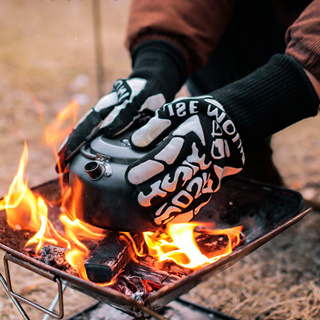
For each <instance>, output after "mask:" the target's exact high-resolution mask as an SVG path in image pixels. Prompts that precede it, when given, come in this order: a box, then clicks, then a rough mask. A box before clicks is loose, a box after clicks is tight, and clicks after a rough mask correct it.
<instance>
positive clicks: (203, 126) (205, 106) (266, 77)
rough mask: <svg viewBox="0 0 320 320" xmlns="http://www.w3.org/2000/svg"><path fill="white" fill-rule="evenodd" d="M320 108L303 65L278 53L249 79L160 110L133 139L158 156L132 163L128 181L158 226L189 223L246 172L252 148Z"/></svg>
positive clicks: (138, 148) (133, 135)
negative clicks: (230, 181)
mask: <svg viewBox="0 0 320 320" xmlns="http://www.w3.org/2000/svg"><path fill="white" fill-rule="evenodd" d="M318 108H319V97H318V95H317V93H316V91H315V88H314V85H313V84H312V82H311V81H310V80H309V77H308V76H307V75H306V72H305V71H304V69H303V68H302V66H301V65H300V64H299V63H298V62H297V61H296V60H295V59H294V58H292V57H290V56H288V55H284V54H282V55H275V56H274V57H272V59H271V60H270V61H269V62H268V63H267V64H266V65H264V66H262V67H261V68H259V69H257V70H256V71H255V72H253V73H251V74H250V75H248V76H246V77H244V78H243V79H241V80H238V81H236V82H233V83H231V84H229V85H227V86H225V87H223V88H221V89H218V90H216V91H214V92H212V93H210V94H208V95H205V96H200V97H190V98H178V99H176V100H174V101H173V102H172V103H168V104H165V105H164V106H163V107H161V108H160V109H159V110H157V112H156V115H155V116H154V117H153V118H151V119H150V120H149V122H148V123H147V124H146V125H145V126H143V127H141V128H140V129H139V130H137V131H135V132H133V133H132V135H131V137H130V141H131V146H132V147H133V148H134V149H137V150H150V149H151V151H150V152H149V153H147V154H146V155H145V156H144V157H142V158H141V159H139V160H137V161H135V162H134V163H132V164H130V165H129V167H128V169H127V171H126V179H127V181H128V183H129V184H131V185H133V186H135V187H136V199H137V202H138V203H139V204H140V205H141V206H143V207H146V208H148V210H149V212H150V214H151V216H152V219H153V221H154V223H155V224H156V225H165V224H166V223H168V222H186V221H189V220H191V219H192V218H193V217H194V216H195V215H196V214H197V213H198V212H199V210H200V209H201V207H202V206H203V205H205V204H206V203H207V202H208V201H209V199H210V196H211V195H212V194H213V193H215V192H217V191H218V190H219V188H220V184H221V182H222V179H223V178H224V177H226V176H230V175H234V174H236V173H238V172H240V171H241V169H242V166H243V161H244V154H245V152H246V150H247V149H248V148H250V147H251V146H253V145H256V144H257V143H259V141H262V140H263V139H264V138H266V137H268V136H270V135H272V134H274V133H276V132H278V131H280V130H282V129H284V128H285V127H287V126H289V125H291V124H293V123H296V122H298V121H300V120H302V119H304V118H307V117H311V116H315V115H316V114H317V113H318Z"/></svg>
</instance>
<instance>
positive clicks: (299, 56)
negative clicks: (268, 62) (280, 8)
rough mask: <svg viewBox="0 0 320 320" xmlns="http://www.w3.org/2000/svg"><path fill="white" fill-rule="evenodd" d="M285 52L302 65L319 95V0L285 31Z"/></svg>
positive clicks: (315, 0) (307, 8)
mask: <svg viewBox="0 0 320 320" xmlns="http://www.w3.org/2000/svg"><path fill="white" fill-rule="evenodd" d="M286 42H287V47H286V54H287V55H289V56H291V57H293V58H294V59H295V60H296V61H298V62H299V64H300V65H302V66H303V68H304V70H305V72H306V74H307V76H308V78H309V79H310V81H311V83H312V84H313V86H314V89H315V90H316V91H317V94H318V96H320V94H319V92H320V0H314V1H312V2H311V3H310V5H309V6H307V7H306V8H305V10H304V11H303V12H302V13H301V15H300V16H299V17H298V19H297V20H296V21H295V22H294V23H293V24H292V26H290V28H289V29H288V30H287V33H286Z"/></svg>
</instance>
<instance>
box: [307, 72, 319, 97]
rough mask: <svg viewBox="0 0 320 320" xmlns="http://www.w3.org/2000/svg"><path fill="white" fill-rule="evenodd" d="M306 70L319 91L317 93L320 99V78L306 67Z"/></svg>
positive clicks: (315, 88)
mask: <svg viewBox="0 0 320 320" xmlns="http://www.w3.org/2000/svg"><path fill="white" fill-rule="evenodd" d="M304 72H305V73H306V75H307V76H308V78H309V80H310V82H311V83H312V85H313V87H314V90H315V91H316V92H317V95H318V97H319V99H320V80H318V79H317V78H316V77H315V76H314V75H313V74H311V73H310V72H309V71H308V70H306V69H304Z"/></svg>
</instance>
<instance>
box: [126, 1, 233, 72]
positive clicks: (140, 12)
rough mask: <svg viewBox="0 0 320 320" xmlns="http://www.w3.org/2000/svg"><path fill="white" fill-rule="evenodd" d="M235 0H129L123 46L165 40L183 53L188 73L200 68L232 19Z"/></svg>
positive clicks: (131, 46)
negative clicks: (125, 35)
mask: <svg viewBox="0 0 320 320" xmlns="http://www.w3.org/2000/svg"><path fill="white" fill-rule="evenodd" d="M234 2H235V1H234V0H218V1H217V0H215V1H213V0H197V1H194V0H179V1H172V0H161V1H141V0H132V1H131V7H130V12H129V20H128V29H127V38H126V47H127V48H128V50H129V51H130V52H132V51H133V50H134V48H135V47H136V46H137V45H139V44H140V43H142V42H145V41H147V40H155V39H156V40H165V41H168V42H170V43H172V44H173V45H175V46H176V47H177V48H179V50H180V51H181V52H182V53H183V55H184V58H185V61H186V63H187V67H188V73H189V74H190V73H193V72H195V71H196V70H198V69H199V68H201V67H203V66H204V64H205V63H206V62H207V60H208V58H209V56H210V54H211V53H212V52H213V50H214V49H215V47H216V45H217V44H218V42H219V40H220V38H221V36H222V34H223V32H224V30H225V28H226V26H227V25H228V22H229V20H230V18H231V15H232V12H233V7H234Z"/></svg>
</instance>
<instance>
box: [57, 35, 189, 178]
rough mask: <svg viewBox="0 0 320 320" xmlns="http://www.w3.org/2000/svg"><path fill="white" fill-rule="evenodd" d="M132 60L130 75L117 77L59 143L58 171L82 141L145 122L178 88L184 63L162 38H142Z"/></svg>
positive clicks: (114, 133)
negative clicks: (124, 77)
mask: <svg viewBox="0 0 320 320" xmlns="http://www.w3.org/2000/svg"><path fill="white" fill-rule="evenodd" d="M132 60H133V71H132V73H131V75H130V76H129V78H128V79H120V80H117V81H116V82H115V83H114V85H113V88H112V91H111V93H109V94H107V95H106V96H104V97H103V98H101V99H100V100H99V101H98V103H97V104H96V105H95V106H94V107H93V108H92V109H91V110H90V111H89V112H88V113H87V114H86V115H85V116H84V117H83V118H82V119H81V120H80V121H79V122H78V124H77V125H76V126H75V128H74V129H73V131H72V132H71V134H70V135H69V136H68V137H67V139H66V140H65V142H64V143H63V144H62V146H61V147H60V150H59V152H58V157H59V159H58V164H57V171H58V172H64V170H65V168H66V166H67V164H68V162H69V161H70V160H71V159H72V157H73V156H74V155H75V154H76V153H77V152H78V151H79V149H80V147H81V146H82V145H83V144H84V143H86V142H88V141H90V140H92V139H93V138H95V137H96V136H97V135H101V134H102V135H104V136H105V137H109V138H112V137H114V136H116V135H117V134H119V133H121V132H123V131H124V130H126V129H128V128H129V127H130V126H131V125H132V124H133V123H136V124H138V126H139V125H140V124H141V123H145V122H146V119H149V118H150V117H151V116H152V115H153V114H154V111H155V110H157V109H158V108H160V107H161V106H162V105H163V104H164V103H165V102H168V101H172V99H173V98H174V96H175V94H176V92H177V91H178V90H179V89H180V86H181V85H182V83H183V81H184V76H183V74H184V69H185V67H184V65H183V58H182V57H181V53H180V52H179V50H178V49H177V48H175V47H174V46H173V45H171V44H169V43H166V42H164V41H149V42H145V43H143V44H141V45H140V46H138V47H137V48H136V49H135V51H134V52H133V54H132ZM144 120H145V121H144ZM138 122H140V124H139V123H138ZM140 126H141V125H140Z"/></svg>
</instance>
